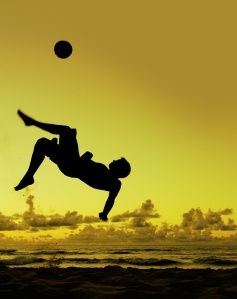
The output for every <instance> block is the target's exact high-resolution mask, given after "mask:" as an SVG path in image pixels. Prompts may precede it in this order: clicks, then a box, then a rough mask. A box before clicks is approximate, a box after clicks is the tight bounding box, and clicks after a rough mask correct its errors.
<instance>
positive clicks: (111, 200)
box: [99, 180, 121, 221]
mask: <svg viewBox="0 0 237 299" xmlns="http://www.w3.org/2000/svg"><path fill="white" fill-rule="evenodd" d="M120 188H121V182H120V181H119V180H118V181H116V183H115V184H114V185H113V187H112V188H111V190H110V191H109V197H108V199H107V201H106V203H105V206H104V210H103V212H101V213H99V217H100V219H101V220H102V221H107V220H108V217H107V216H108V214H109V212H110V211H111V209H112V207H113V205H114V200H115V198H116V196H117V195H118V193H119V190H120Z"/></svg>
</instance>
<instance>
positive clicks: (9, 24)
mask: <svg viewBox="0 0 237 299" xmlns="http://www.w3.org/2000/svg"><path fill="white" fill-rule="evenodd" d="M236 8H237V4H236V1H225V2H223V1H175V0H174V1H159V0H157V1H155V0H148V1H135V0H126V1H123V0H122V1H121V0H120V1H109V0H107V1H105V0H100V1H96V0H94V1H80V0H68V1H61V0H50V1H48V0H41V1H33V0H32V1H31V0H28V1H27V0H22V1H17V0H12V1H2V2H1V5H0V36H1V48H0V49H1V51H0V53H1V56H0V66H1V68H0V82H1V88H0V98H1V109H0V116H1V119H0V126H1V132H0V169H1V174H0V188H1V206H0V211H1V213H2V214H3V215H13V214H14V213H24V211H26V210H27V209H28V205H27V204H26V201H25V200H26V199H27V197H28V196H29V195H33V196H34V207H35V209H37V211H38V212H40V213H42V214H50V213H59V214H65V213H66V212H67V211H77V212H78V213H79V214H82V215H84V216H85V215H93V216H97V215H98V213H99V212H100V211H101V210H102V209H103V206H104V202H105V200H106V198H107V193H106V192H103V191H98V190H95V189H92V188H90V187H88V186H87V185H85V184H83V183H82V182H80V181H78V180H76V179H70V178H67V177H65V176H63V175H62V174H61V173H60V172H59V170H58V169H57V167H56V166H55V165H53V164H52V163H51V162H50V161H49V160H45V161H44V164H43V165H42V166H41V168H40V169H39V171H38V172H37V174H36V176H35V184H34V185H33V186H31V187H30V188H28V189H27V190H24V191H19V192H15V191H14V189H13V188H14V186H15V185H16V184H18V182H19V180H20V179H21V178H22V176H23V174H24V172H25V171H26V169H27V167H28V164H29V160H30V157H31V153H32V150H33V146H34V143H35V141H36V140H37V139H38V138H40V137H42V136H45V137H49V138H52V136H51V135H49V134H47V133H45V132H43V131H41V130H39V129H37V128H33V127H30V128H26V127H25V126H24V125H23V122H22V121H21V120H20V119H19V118H18V117H17V114H16V111H17V109H19V108H21V109H22V111H24V112H25V113H27V114H29V115H30V116H32V117H34V118H36V119H38V120H41V121H45V122H51V123H58V124H66V125H69V126H72V127H75V128H77V131H78V142H79V147H80V152H81V153H83V152H85V151H86V150H89V151H91V152H92V153H93V154H94V157H93V159H94V160H95V161H98V162H102V163H104V164H106V165H108V164H109V163H110V162H111V161H112V160H113V159H117V158H120V157H121V156H124V157H126V158H127V159H128V160H129V161H130V163H131V165H132V172H131V175H130V176H129V177H128V178H126V179H123V180H122V184H123V185H122V190H121V192H120V194H119V196H118V198H117V200H116V203H115V206H114V208H113V210H112V211H111V214H110V217H113V216H116V215H121V214H123V213H124V212H126V211H134V210H136V209H139V207H141V205H142V204H143V203H145V202H146V200H148V199H150V200H151V201H152V203H153V204H154V209H155V210H157V213H158V214H159V215H160V217H159V219H158V220H157V221H158V222H157V223H158V224H160V223H161V222H168V223H171V224H176V223H179V224H180V223H181V222H182V215H183V214H184V213H187V212H188V211H190V210H191V209H197V208H200V209H201V210H202V211H203V213H208V209H211V210H212V211H217V212H218V211H224V210H225V209H230V210H231V209H232V211H233V214H231V212H229V213H227V214H226V215H230V216H229V217H230V218H233V219H234V220H235V222H237V216H236V213H237V203H236V197H237V188H236V166H237V158H236V152H237V141H236V129H237V118H236V109H237V104H236V103H237V101H236V96H237V88H236V86H237V85H236V79H237V78H236V77H237V75H236V69H237V58H236V53H237V43H236V38H235V36H236V28H237V20H236ZM62 39H64V40H67V41H69V42H70V43H71V44H72V46H73V53H72V55H71V56H70V57H69V58H68V59H59V58H57V57H56V56H55V54H54V51H53V48H54V44H55V43H56V42H57V41H59V40H62ZM222 215H223V214H222ZM227 218H228V217H227ZM227 218H225V219H227ZM233 233H236V231H235V232H233Z"/></svg>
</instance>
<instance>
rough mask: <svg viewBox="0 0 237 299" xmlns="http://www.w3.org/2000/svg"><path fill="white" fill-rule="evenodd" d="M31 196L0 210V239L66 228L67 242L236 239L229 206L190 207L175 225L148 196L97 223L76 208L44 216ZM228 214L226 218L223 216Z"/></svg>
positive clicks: (46, 237)
mask: <svg viewBox="0 0 237 299" xmlns="http://www.w3.org/2000/svg"><path fill="white" fill-rule="evenodd" d="M33 200H34V196H32V195H30V196H29V197H28V198H27V200H26V204H27V205H28V210H27V211H25V212H24V213H23V214H14V215H12V216H5V215H3V214H2V213H1V212H0V231H1V232H2V233H1V234H0V238H4V232H7V231H27V232H31V233H34V232H39V231H41V232H44V231H45V232H46V231H48V234H47V235H45V236H43V237H44V238H45V239H50V238H52V237H51V236H50V233H49V231H51V230H55V229H59V228H68V231H70V234H67V237H66V239H67V240H68V239H69V240H70V241H81V242H83V241H86V242H98V241H103V242H112V241H116V242H135V241H137V242H156V241H183V242H184V241H210V240H217V239H222V240H223V239H228V240H232V241H237V232H236V230H237V225H236V224H235V222H234V220H233V219H232V218H229V215H231V214H233V211H232V209H229V208H226V209H224V210H220V211H212V210H210V209H209V210H208V211H207V213H203V212H202V210H201V209H200V208H195V209H194V208H192V209H190V210H189V211H188V212H186V213H184V214H183V215H182V221H181V223H180V224H179V225H178V224H177V225H171V224H168V223H165V222H161V223H160V224H159V225H158V224H157V223H158V222H160V221H157V220H158V219H160V218H161V215H160V214H159V213H157V211H156V209H155V206H154V204H153V202H152V201H151V200H150V199H149V200H146V201H145V202H143V203H142V204H141V206H140V207H139V208H138V209H135V210H134V211H131V212H130V211H126V212H124V213H122V214H118V215H115V216H113V217H111V219H110V220H109V222H107V223H104V222H100V220H99V219H98V217H95V216H83V215H81V214H78V212H76V211H72V212H70V211H68V212H66V213H65V215H59V214H53V215H43V214H39V213H36V211H35V208H34V201H33ZM223 216H224V218H226V217H228V219H225V221H224V219H223ZM224 231H225V232H227V231H228V237H223V236H222V237H217V236H216V232H220V235H223V234H221V233H223V232H224Z"/></svg>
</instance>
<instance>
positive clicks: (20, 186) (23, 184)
mask: <svg viewBox="0 0 237 299" xmlns="http://www.w3.org/2000/svg"><path fill="white" fill-rule="evenodd" d="M33 183H34V178H33V177H27V176H24V177H23V179H22V180H21V181H20V183H19V184H18V185H17V186H16V187H15V188H14V189H15V190H16V191H19V190H21V189H24V188H25V187H27V186H29V185H32V184H33Z"/></svg>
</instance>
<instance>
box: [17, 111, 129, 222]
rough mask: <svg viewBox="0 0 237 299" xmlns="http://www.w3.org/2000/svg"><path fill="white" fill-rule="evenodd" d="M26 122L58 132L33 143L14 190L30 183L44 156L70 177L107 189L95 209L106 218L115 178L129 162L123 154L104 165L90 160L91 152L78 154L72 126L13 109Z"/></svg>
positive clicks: (125, 172) (122, 174)
mask: <svg viewBox="0 0 237 299" xmlns="http://www.w3.org/2000/svg"><path fill="white" fill-rule="evenodd" d="M17 113H18V115H19V116H20V117H21V119H22V120H23V121H24V123H25V125H26V126H35V127H38V128H40V129H42V130H44V131H47V132H49V133H52V134H56V135H59V142H58V139H57V138H53V139H52V140H49V139H47V138H44V137H43V138H40V139H39V140H38V141H37V142H36V144H35V147H34V151H33V154H32V157H31V161H30V165H29V168H28V170H27V172H26V173H25V175H24V177H23V178H22V180H21V181H20V183H19V184H18V185H17V186H16V187H15V190H16V191H18V190H21V189H23V188H25V187H27V186H29V185H32V184H33V183H34V174H35V173H36V171H37V169H38V168H39V166H40V165H41V163H42V162H43V160H44V158H45V156H47V157H49V158H50V160H51V161H52V162H54V163H55V164H57V166H58V168H59V169H60V170H61V172H62V173H63V174H64V175H66V176H68V177H72V178H78V179H80V180H81V181H83V182H84V183H86V184H87V185H89V186H91V187H92V188H95V189H99V190H105V191H108V192H109V195H108V198H107V201H106V203H105V205H104V210H103V212H101V213H99V218H100V219H101V220H102V221H107V220H108V217H107V216H108V213H109V212H110V211H111V209H112V207H113V205H114V200H115V198H116V196H117V195H118V193H119V191H120V188H121V181H120V180H119V178H125V177H127V176H128V175H129V174H130V171H131V166H130V164H129V162H128V161H127V160H126V159H125V158H121V159H118V160H114V161H113V162H111V163H110V164H109V167H108V168H107V167H106V166H105V165H104V164H101V163H97V162H94V161H93V160H92V159H91V158H92V157H93V154H92V153H90V152H85V153H84V154H83V155H82V156H80V154H79V149H78V143H77V139H76V134H77V131H76V129H73V128H70V127H69V126H64V125H55V124H48V123H42V122H39V121H37V120H35V119H33V118H31V117H29V116H27V115H26V114H24V113H23V112H22V111H20V110H18V111H17Z"/></svg>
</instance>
